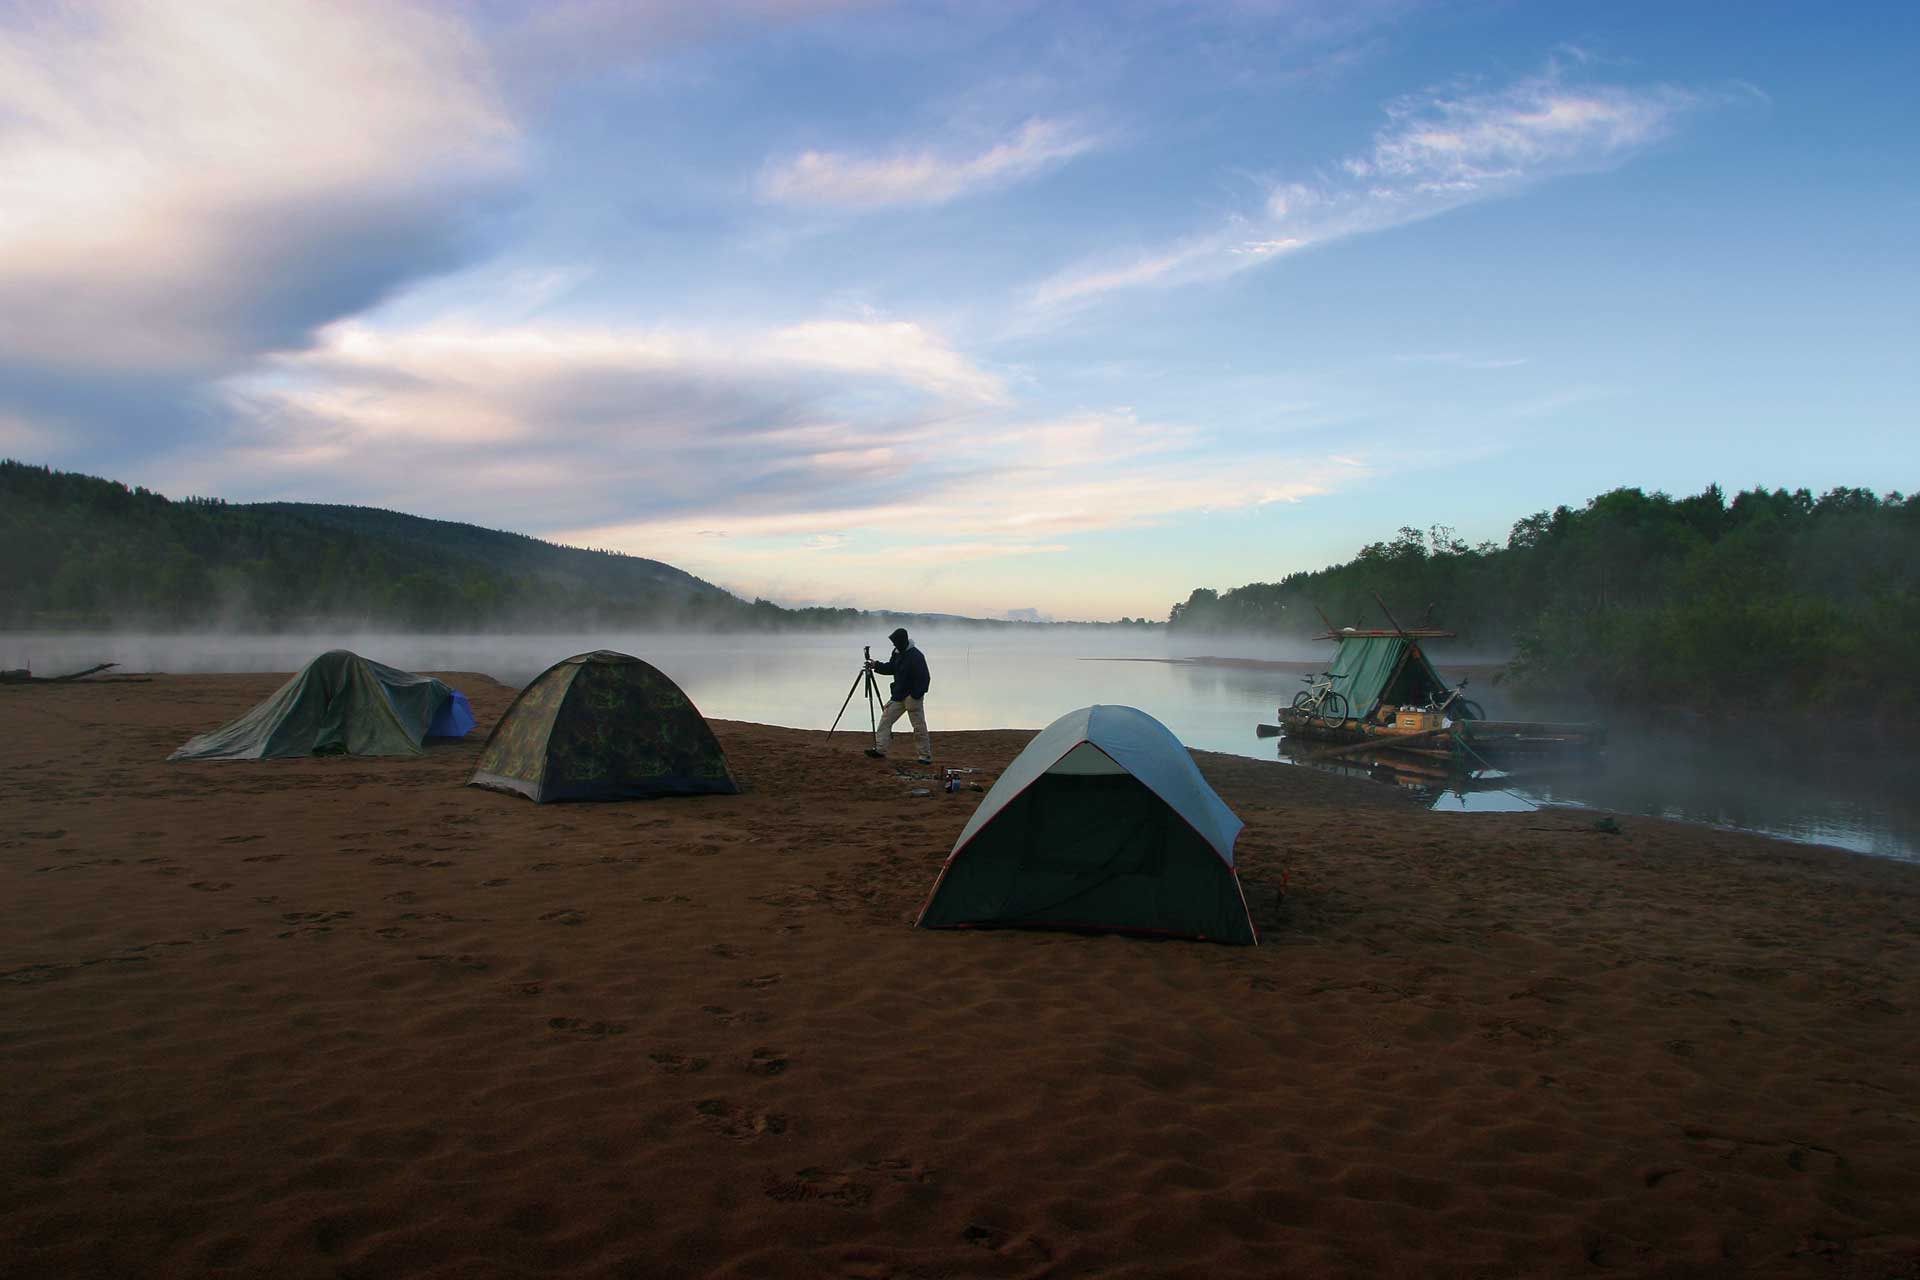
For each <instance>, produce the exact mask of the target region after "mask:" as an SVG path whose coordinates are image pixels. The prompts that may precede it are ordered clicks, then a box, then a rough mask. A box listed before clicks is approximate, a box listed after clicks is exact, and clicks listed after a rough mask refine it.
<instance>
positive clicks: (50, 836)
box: [20, 827, 67, 840]
mask: <svg viewBox="0 0 1920 1280" xmlns="http://www.w3.org/2000/svg"><path fill="white" fill-rule="evenodd" d="M20 834H21V835H23V836H25V837H26V838H27V839H29V840H58V839H60V838H61V837H62V836H64V835H66V834H67V831H66V828H65V827H58V828H55V829H54V830H52V831H22V832H21V833H20Z"/></svg>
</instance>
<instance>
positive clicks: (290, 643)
mask: <svg viewBox="0 0 1920 1280" xmlns="http://www.w3.org/2000/svg"><path fill="white" fill-rule="evenodd" d="M890 629H891V628H890V627H881V626H876V627H875V630H876V631H877V632H884V631H885V630H890ZM915 640H916V642H918V643H919V644H920V646H921V648H922V649H923V650H924V651H925V652H926V654H927V658H928V661H929V663H930V664H931V666H932V668H933V688H932V691H931V693H930V694H929V696H928V700H927V716H928V720H929V722H930V725H931V728H932V731H933V735H934V739H935V747H934V749H935V752H936V754H938V753H939V749H940V748H939V736H940V734H941V732H942V731H952V730H958V729H1004V728H1028V729H1038V728H1040V727H1041V726H1043V725H1045V724H1047V723H1048V722H1050V721H1051V720H1053V719H1054V718H1055V717H1056V716H1059V715H1061V714H1063V713H1064V712H1067V711H1071V710H1073V709H1074V708H1076V707H1083V706H1086V705H1088V704H1090V703H1096V702H1114V703H1123V704H1126V705H1129V706H1135V707H1138V708H1140V709H1141V710H1142V711H1145V712H1147V713H1148V714H1149V715H1152V716H1154V717H1156V718H1157V719H1159V720H1161V721H1162V722H1163V723H1165V724H1166V725H1167V727H1168V728H1170V729H1172V730H1173V732H1174V733H1175V734H1176V735H1177V736H1178V737H1179V738H1180V740H1181V741H1182V742H1185V743H1186V744H1187V745H1188V746H1190V747H1194V748H1197V749H1200V750H1206V751H1225V752H1231V753H1234V754H1237V755H1245V756H1253V757H1256V758H1259V759H1267V760H1272V759H1281V760H1285V759H1286V756H1285V755H1284V754H1282V753H1280V752H1279V751H1277V750H1276V740H1275V739H1271V738H1265V739H1263V738H1261V737H1259V736H1258V735H1257V733H1256V728H1255V727H1256V725H1258V724H1259V723H1261V722H1272V721H1273V720H1274V719H1275V715H1276V709H1277V708H1278V707H1279V705H1280V704H1281V703H1282V702H1284V701H1290V700H1291V699H1292V696H1293V691H1294V689H1296V688H1298V687H1299V685H1298V681H1297V679H1296V675H1295V673H1294V672H1291V671H1287V670H1274V669H1272V668H1264V667H1250V666H1233V665H1218V664H1213V663H1196V662H1180V661H1165V660H1164V659H1168V658H1179V657H1181V656H1183V655H1182V651H1181V650H1180V649H1179V648H1177V647H1170V646H1169V642H1168V640H1167V638H1166V636H1165V633H1164V632H1158V631H1154V632H1146V633H1141V632H1133V631H1128V630H1127V629H1124V628H1098V629H1095V628H1089V629H1084V630H1083V629H1078V628H1072V629H1068V628H1062V629H1059V630H1048V631H1025V630H1020V631H973V630H968V629H941V628H926V629H925V630H924V631H921V630H916V633H915ZM1192 643H1193V644H1194V645H1197V646H1201V647H1202V648H1204V650H1205V651H1206V652H1210V653H1216V654H1217V653H1220V652H1222V648H1221V645H1220V643H1219V642H1218V641H1215V640H1200V641H1194V642H1192ZM863 645H872V646H874V648H875V649H876V650H878V651H884V650H885V649H886V647H887V642H886V640H885V638H884V635H883V634H876V635H864V634H859V635H854V634H849V635H836V636H817V635H807V636H788V635H779V636H688V635H646V634H618V633H606V634H596V635H574V636H524V635H521V636H487V635H478V636H439V635H432V636H416V635H373V636H369V635H364V634H355V633H351V632H344V631H342V632H335V633H331V634H319V635H311V636H228V635H221V636H135V635H92V636H83V635H67V636H40V635H34V636H24V635H0V667H20V666H31V667H32V668H34V670H36V671H37V672H40V673H43V674H44V673H57V672H61V671H70V670H76V669H78V668H81V667H85V666H89V665H91V664H93V663H95V662H101V661H112V662H118V663H120V664H121V665H122V667H123V668H125V669H126V670H129V671H175V672H192V671H293V670H295V669H297V668H298V667H300V666H301V665H303V664H304V663H305V662H307V661H308V660H309V659H310V658H312V657H313V656H314V655H315V654H316V653H318V652H320V651H321V650H323V649H328V648H335V647H340V648H349V649H354V650H356V651H357V652H360V653H363V654H365V655H366V656H368V657H372V658H378V659H379V660H380V661H382V662H386V663H390V664H392V665H394V666H399V667H405V668H408V669H411V670H415V671H480V672H485V673H487V674H489V675H492V676H493V677H495V678H496V679H499V680H502V681H505V682H506V683H509V684H516V685H518V684H524V683H525V682H526V681H528V680H529V679H531V678H532V677H533V676H534V675H536V674H538V673H539V672H540V671H542V670H544V669H545V668H546V667H547V666H548V665H550V664H552V663H553V662H556V661H558V660H559V659H561V658H564V657H566V656H567V655H569V654H573V653H579V652H582V651H584V650H588V649H596V648H610V649H619V650H622V651H624V652H627V653H632V654H634V655H636V656H638V657H641V658H645V659H646V660H647V661H649V662H651V663H653V664H654V665H655V666H657V667H659V668H660V669H661V670H662V671H665V672H666V673H667V674H668V675H669V676H671V677H673V679H674V680H676V681H678V682H679V684H680V685H681V687H682V688H684V689H685V690H686V691H687V693H688V695H689V696H690V697H691V698H692V699H693V700H694V703H695V704H696V705H697V706H698V707H699V708H700V709H701V711H702V712H704V713H705V714H707V715H709V716H712V717H715V718H717V719H726V720H751V721H757V722H760V723H764V724H779V725H789V726H793V727H797V728H804V729H825V728H826V727H827V725H828V724H829V723H831V721H832V720H833V716H834V713H835V712H836V711H838V710H839V709H840V706H841V703H842V702H843V701H844V700H845V698H846V696H847V686H848V684H849V683H850V682H851V681H852V680H853V678H854V676H855V674H856V673H857V672H858V670H859V665H860V658H861V652H860V651H861V647H862V646H863ZM1246 656H1250V657H1258V656H1279V655H1274V654H1272V653H1271V651H1268V652H1267V653H1265V654H1264V655H1263V654H1262V653H1261V652H1259V651H1255V652H1253V653H1249V654H1247V655H1246ZM1302 656H1303V657H1304V656H1318V657H1324V654H1320V653H1318V652H1316V653H1315V654H1314V655H1302ZM1124 659H1136V660H1132V661H1128V660H1124ZM1137 659H1160V660H1148V661H1140V660H1137ZM1320 665H1321V664H1320V663H1318V662H1313V663H1309V662H1304V661H1303V662H1302V663H1301V664H1300V666H1299V668H1298V669H1299V670H1300V671H1305V670H1308V669H1309V667H1310V666H1311V667H1312V668H1314V669H1318V667H1319V666H1320ZM1442 671H1443V673H1446V672H1447V667H1446V664H1445V663H1443V664H1442ZM883 686H884V681H883ZM882 692H885V690H884V687H883V689H882ZM1473 692H1474V696H1475V697H1476V699H1478V700H1479V701H1481V702H1483V703H1485V704H1487V711H1488V714H1489V715H1491V716H1493V717H1495V718H1506V717H1511V718H1515V719H1548V718H1554V717H1553V715H1552V714H1551V713H1550V712H1548V711H1545V710H1542V709H1535V708H1527V707H1518V706H1513V705H1511V704H1510V703H1508V702H1507V701H1506V700H1505V699H1503V697H1502V695H1501V691H1500V689H1499V687H1498V686H1497V685H1494V684H1493V683H1492V682H1491V681H1489V680H1483V679H1478V678H1476V679H1475V681H1474V684H1473ZM849 727H854V728H855V729H856V731H857V732H861V733H864V732H865V731H866V713H865V712H864V711H863V710H862V709H861V706H860V703H859V700H857V699H856V701H855V703H854V705H853V706H851V707H849V708H848V711H847V718H846V720H844V721H842V724H841V731H842V732H843V733H844V732H846V731H847V729H848V728H849ZM957 763H965V762H964V761H960V762H957ZM1917 763H1920V761H1916V759H1915V757H1914V756H1913V755H1911V754H1907V755H1903V756H1897V757H1890V756H1862V755H1861V754H1859V753H1851V754H1840V753H1836V752H1832V751H1824V752H1821V751H1809V750H1807V749H1806V748H1805V747H1804V746H1802V745H1800V744H1798V743H1795V742H1792V741H1769V740H1766V739H1762V738H1759V737H1758V736H1757V735H1753V734H1750V733H1749V734H1721V735H1714V734H1710V733H1707V732H1705V731H1700V730H1692V729H1689V730H1687V731H1686V732H1677V731H1675V730H1674V729H1672V728H1671V727H1667V726H1644V725H1631V724H1622V723H1620V722H1618V721H1615V722H1614V723H1613V724H1612V725H1611V726H1610V739H1609V749H1608V753H1607V757H1606V763H1605V767H1604V769H1600V770H1596V771H1593V772H1582V773H1568V774H1554V775H1552V776H1541V775H1539V774H1531V775H1528V776H1524V777H1522V776H1519V768H1518V766H1516V776H1515V777H1514V778H1512V779H1510V780H1508V779H1502V778H1497V777H1490V778H1487V779H1483V781H1485V782H1489V783H1495V784H1498V785H1489V786H1482V787H1469V788H1466V789H1460V788H1454V787H1449V786H1443V785H1436V784H1435V783H1434V782H1433V780H1431V779H1429V780H1426V781H1425V782H1424V783H1420V782H1410V783H1409V784H1408V785H1407V790H1408V791H1409V794H1417V795H1418V796H1419V798H1421V799H1422V800H1424V801H1425V802H1426V803H1429V804H1431V805H1432V806H1433V808H1434V809H1435V810H1436V811H1453V812H1459V811H1461V810H1466V811H1468V812H1473V811H1484V810H1485V809H1488V808H1508V809H1514V808H1523V807H1525V806H1527V805H1529V804H1577V805H1589V806H1593V807H1595V808H1602V809H1610V810H1614V811H1617V812H1620V813H1643V814H1653V815H1657V816H1660V817H1669V818H1680V819H1685V820H1691V821H1696V822H1708V823H1713V824H1715V825H1720V826H1729V827H1739V828H1744V829H1747V830H1753V831H1761V832H1768V833H1771V834H1775V835H1782V836H1786V837H1789V838H1791V839H1796V840H1808V841H1816V842H1819V843H1824V844H1835V845H1840V846H1843V847H1845V848H1848V849H1855V850H1859V851H1861V852H1864V853H1874V854H1881V855H1884V856H1889V857H1896V858H1911V859H1916V860H1920V796H1916V794H1915V793H1914V791H1913V789H1912V787H1911V784H1910V781H1909V780H1910V779H1911V778H1912V777H1913V776H1914V775H1915V772H1916V770H1915V766H1916V764H1917Z"/></svg>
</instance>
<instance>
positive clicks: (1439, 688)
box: [1332, 636, 1447, 720]
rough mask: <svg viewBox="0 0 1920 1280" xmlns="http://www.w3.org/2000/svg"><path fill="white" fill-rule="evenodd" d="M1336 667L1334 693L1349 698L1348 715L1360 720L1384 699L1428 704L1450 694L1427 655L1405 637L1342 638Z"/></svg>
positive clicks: (1412, 703)
mask: <svg viewBox="0 0 1920 1280" xmlns="http://www.w3.org/2000/svg"><path fill="white" fill-rule="evenodd" d="M1332 670H1333V688H1334V692H1336V693H1339V694H1341V695H1342V696H1344V697H1345V698H1346V700H1347V714H1349V715H1351V716H1353V717H1354V718H1355V719H1358V720H1364V719H1366V718H1367V717H1368V716H1370V715H1372V714H1373V712H1374V709H1375V708H1377V707H1378V706H1379V705H1380V702H1381V700H1382V699H1385V700H1387V701H1389V702H1392V703H1393V704H1394V705H1396V706H1405V705H1424V704H1426V703H1429V702H1435V701H1438V700H1439V699H1441V698H1444V697H1446V695H1447V685H1446V682H1445V681H1443V680H1442V679H1441V678H1440V673H1439V672H1437V671H1435V670H1434V669H1433V664H1432V663H1430V662H1428V661H1427V655H1426V654H1425V653H1423V652H1421V650H1420V646H1418V645H1416V644H1415V643H1414V642H1413V641H1411V640H1408V639H1406V638H1404V637H1402V636H1345V637H1342V638H1341V641H1340V652H1339V654H1338V655H1337V656H1336V657H1335V658H1334V660H1333V668H1332Z"/></svg>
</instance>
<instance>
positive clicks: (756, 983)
mask: <svg viewBox="0 0 1920 1280" xmlns="http://www.w3.org/2000/svg"><path fill="white" fill-rule="evenodd" d="M778 981H780V975H779V974H777V973H763V974H761V975H760V976H759V977H757V978H742V979H741V980H740V985H741V986H743V987H753V988H755V989H758V988H761V987H770V986H772V985H774V984H775V983H776V982H778Z"/></svg>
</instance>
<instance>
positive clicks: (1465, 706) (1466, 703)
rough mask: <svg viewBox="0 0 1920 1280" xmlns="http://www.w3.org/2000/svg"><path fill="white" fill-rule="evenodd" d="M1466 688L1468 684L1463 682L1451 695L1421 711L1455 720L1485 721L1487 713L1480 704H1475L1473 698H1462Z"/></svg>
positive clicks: (1454, 688) (1455, 687)
mask: <svg viewBox="0 0 1920 1280" xmlns="http://www.w3.org/2000/svg"><path fill="white" fill-rule="evenodd" d="M1466 687H1467V682H1466V681H1465V680H1462V681H1461V682H1460V683H1459V684H1457V685H1455V686H1454V687H1453V692H1452V693H1449V694H1448V695H1447V696H1446V697H1444V698H1442V699H1441V700H1440V701H1438V702H1436V703H1433V704H1432V705H1430V706H1427V707H1423V708H1421V709H1422V710H1424V711H1432V712H1436V713H1438V714H1440V715H1443V716H1447V717H1450V718H1451V719H1454V720H1485V719H1486V718H1487V713H1486V712H1485V711H1484V710H1482V709H1481V707H1480V704H1479V703H1477V702H1475V701H1474V700H1473V699H1472V698H1464V697H1462V696H1460V695H1461V693H1462V691H1464V690H1465V689H1466Z"/></svg>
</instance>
